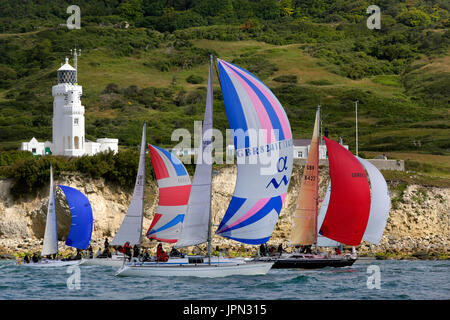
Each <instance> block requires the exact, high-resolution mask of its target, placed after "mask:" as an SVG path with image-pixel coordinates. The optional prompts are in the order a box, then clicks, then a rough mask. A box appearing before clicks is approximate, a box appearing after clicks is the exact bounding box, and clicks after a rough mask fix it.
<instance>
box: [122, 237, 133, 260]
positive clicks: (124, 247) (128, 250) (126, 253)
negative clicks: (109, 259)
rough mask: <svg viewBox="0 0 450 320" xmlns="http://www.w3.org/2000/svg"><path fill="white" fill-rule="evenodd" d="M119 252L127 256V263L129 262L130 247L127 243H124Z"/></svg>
mask: <svg viewBox="0 0 450 320" xmlns="http://www.w3.org/2000/svg"><path fill="white" fill-rule="evenodd" d="M121 252H122V253H124V254H125V255H126V256H128V261H131V247H130V242H129V241H127V242H125V244H124V245H123V248H122V251H121Z"/></svg>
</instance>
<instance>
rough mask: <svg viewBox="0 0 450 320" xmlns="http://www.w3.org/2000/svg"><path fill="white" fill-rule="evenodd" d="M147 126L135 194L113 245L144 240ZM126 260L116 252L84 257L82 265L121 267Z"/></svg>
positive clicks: (144, 130)
mask: <svg viewBox="0 0 450 320" xmlns="http://www.w3.org/2000/svg"><path fill="white" fill-rule="evenodd" d="M146 128H147V125H146V123H145V122H144V124H143V127H142V138H141V149H140V154H139V165H138V172H137V177H136V181H135V185H134V191H133V196H132V198H131V202H130V205H129V207H128V210H127V213H126V215H125V218H124V219H123V221H122V224H121V225H120V227H119V230H118V231H117V233H116V235H115V237H114V239H113V240H112V242H111V246H123V245H124V244H125V242H127V241H128V242H129V243H130V246H133V245H135V244H136V245H140V244H141V242H142V223H143V219H144V193H145V150H146V134H147V133H146ZM124 261H125V255H124V254H122V253H115V254H113V255H111V257H105V258H100V257H95V258H91V259H83V260H82V262H81V264H82V265H85V266H87V265H101V266H110V267H120V266H121V265H122V264H123V263H124Z"/></svg>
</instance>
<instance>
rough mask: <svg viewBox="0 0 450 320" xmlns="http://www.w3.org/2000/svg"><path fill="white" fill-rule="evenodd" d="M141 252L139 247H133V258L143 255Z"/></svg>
mask: <svg viewBox="0 0 450 320" xmlns="http://www.w3.org/2000/svg"><path fill="white" fill-rule="evenodd" d="M140 251H141V250H140V249H139V247H138V246H137V245H134V246H133V258H138V257H139V255H140V254H141V252H140Z"/></svg>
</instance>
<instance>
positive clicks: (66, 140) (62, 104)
mask: <svg viewBox="0 0 450 320" xmlns="http://www.w3.org/2000/svg"><path fill="white" fill-rule="evenodd" d="M82 93H83V88H82V87H81V86H79V85H78V84H77V70H76V69H75V68H73V67H72V66H71V65H70V64H69V59H68V58H66V63H65V64H64V65H62V66H61V68H59V69H58V84H57V85H55V86H53V88H52V95H53V97H54V100H53V145H52V153H53V154H55V155H62V156H82V155H83V154H84V132H85V131H84V106H82V105H81V95H82Z"/></svg>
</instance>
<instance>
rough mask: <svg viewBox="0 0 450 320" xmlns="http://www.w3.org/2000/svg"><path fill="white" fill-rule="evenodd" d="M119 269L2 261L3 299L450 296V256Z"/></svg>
mask: <svg viewBox="0 0 450 320" xmlns="http://www.w3.org/2000/svg"><path fill="white" fill-rule="evenodd" d="M115 271H116V268H112V267H102V266H76V267H73V266H72V267H56V268H32V267H26V266H18V265H16V263H15V261H0V299H3V300H4V299H8V300H11V299H12V300H16V299H27V300H28V299H46V300H47V299H55V300H59V299H65V300H66V299H89V300H95V299H103V300H104V299H106V300H109V299H149V300H152V299H160V300H161V299H163V300H184V299H186V300H187V299H189V300H192V299H202V300H210V299H211V300H213V299H214V300H215V299H221V300H229V299H233V300H234V299H236V300H244V299H245V300H264V299H271V300H277V299H282V300H311V299H315V300H335V299H370V300H372V299H373V300H380V299H396V300H399V299H400V300H418V299H430V300H431V299H439V300H442V299H450V260H440V261H439V260H437V261H431V260H375V259H369V260H367V259H359V260H357V261H356V262H355V263H354V265H353V266H351V267H345V268H331V267H330V268H324V269H315V270H304V269H271V270H270V271H269V273H268V274H266V275H259V276H230V277H225V278H214V279H208V278H195V277H172V278H168V277H153V278H137V277H116V276H115Z"/></svg>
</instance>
